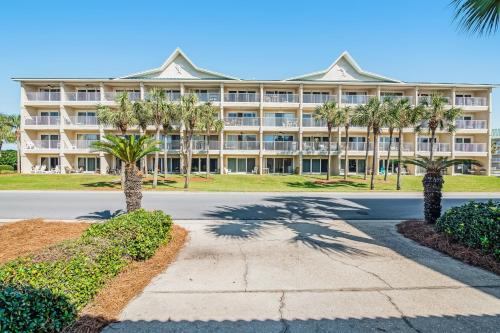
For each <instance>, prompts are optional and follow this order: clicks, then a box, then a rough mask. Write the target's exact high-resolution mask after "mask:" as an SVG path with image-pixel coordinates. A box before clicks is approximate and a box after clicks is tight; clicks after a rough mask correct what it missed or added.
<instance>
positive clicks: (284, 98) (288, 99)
mask: <svg viewBox="0 0 500 333" xmlns="http://www.w3.org/2000/svg"><path fill="white" fill-rule="evenodd" d="M264 102H265V103H298V102H299V95H297V94H265V95H264Z"/></svg>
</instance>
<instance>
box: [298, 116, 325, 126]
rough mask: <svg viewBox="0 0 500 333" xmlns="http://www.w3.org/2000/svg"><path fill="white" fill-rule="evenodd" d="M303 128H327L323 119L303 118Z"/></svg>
mask: <svg viewBox="0 0 500 333" xmlns="http://www.w3.org/2000/svg"><path fill="white" fill-rule="evenodd" d="M302 127H324V128H326V121H325V120H323V119H314V118H302Z"/></svg>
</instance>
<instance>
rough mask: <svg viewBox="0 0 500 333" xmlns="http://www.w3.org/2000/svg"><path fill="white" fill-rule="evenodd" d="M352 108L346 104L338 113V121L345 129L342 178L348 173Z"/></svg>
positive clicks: (345, 177)
mask: <svg viewBox="0 0 500 333" xmlns="http://www.w3.org/2000/svg"><path fill="white" fill-rule="evenodd" d="M352 111H353V110H352V109H351V107H349V106H346V107H344V108H342V109H340V113H339V121H340V123H341V124H343V125H344V130H345V153H344V180H346V179H347V173H348V169H349V168H348V165H347V163H348V161H349V156H348V155H349V127H351V122H352Z"/></svg>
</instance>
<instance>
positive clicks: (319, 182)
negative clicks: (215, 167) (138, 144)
mask: <svg viewBox="0 0 500 333" xmlns="http://www.w3.org/2000/svg"><path fill="white" fill-rule="evenodd" d="M324 180H325V176H298V175H287V176H271V175H265V176H258V175H211V176H210V178H209V179H208V180H207V179H205V175H194V176H193V177H192V181H191V186H190V190H192V191H249V192H286V191H290V192H292V191H308V192H309V191H336V192H351V191H368V188H369V181H364V180H363V178H362V177H357V176H356V177H349V178H348V180H347V181H344V180H343V178H342V177H332V181H331V183H324ZM183 181H184V178H183V177H182V176H179V175H169V176H168V179H167V180H166V181H164V180H163V177H161V178H160V182H159V187H158V190H182V189H183V184H184V183H183ZM395 181H396V177H393V176H390V177H389V179H388V180H387V182H385V181H384V180H383V177H381V176H379V177H377V182H376V190H377V191H394V190H395V188H396V187H395ZM421 181H422V177H419V176H404V177H402V187H403V191H406V192H420V191H422V183H421ZM119 183H120V182H119V177H118V176H101V175H18V174H2V175H0V190H100V191H102V190H120V186H119ZM144 189H145V190H149V189H151V180H150V179H147V180H145V182H144ZM444 190H445V191H449V192H467V191H470V192H500V177H486V176H446V177H445V184H444Z"/></svg>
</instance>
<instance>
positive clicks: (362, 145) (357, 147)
mask: <svg viewBox="0 0 500 333" xmlns="http://www.w3.org/2000/svg"><path fill="white" fill-rule="evenodd" d="M342 147H343V148H344V149H345V143H343V144H342ZM347 149H349V150H350V151H366V142H349V143H348V144H347Z"/></svg>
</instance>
